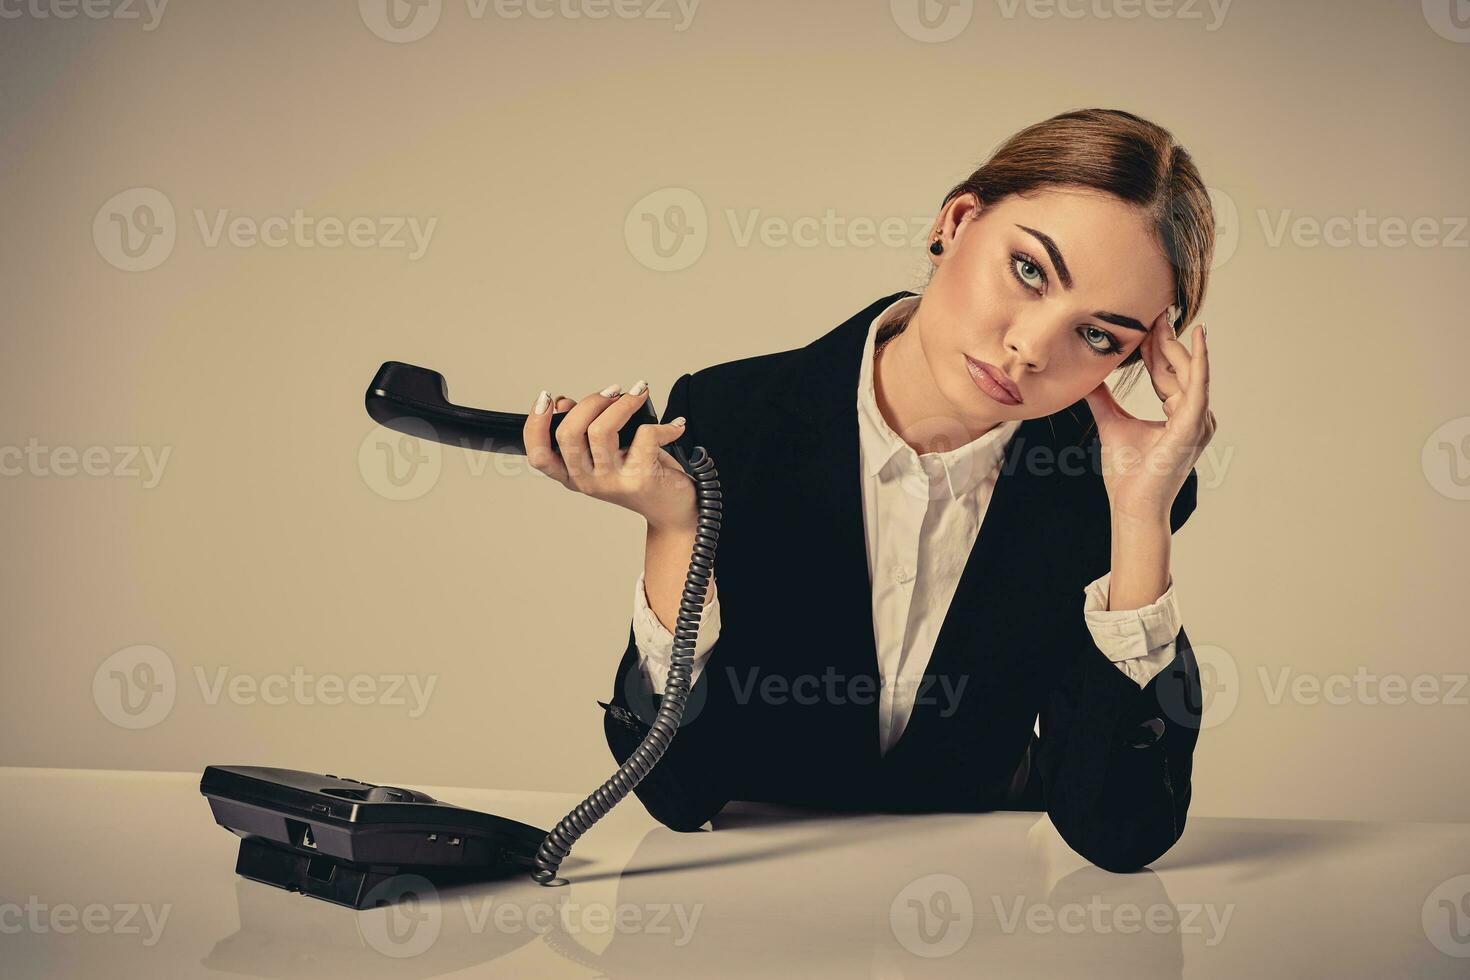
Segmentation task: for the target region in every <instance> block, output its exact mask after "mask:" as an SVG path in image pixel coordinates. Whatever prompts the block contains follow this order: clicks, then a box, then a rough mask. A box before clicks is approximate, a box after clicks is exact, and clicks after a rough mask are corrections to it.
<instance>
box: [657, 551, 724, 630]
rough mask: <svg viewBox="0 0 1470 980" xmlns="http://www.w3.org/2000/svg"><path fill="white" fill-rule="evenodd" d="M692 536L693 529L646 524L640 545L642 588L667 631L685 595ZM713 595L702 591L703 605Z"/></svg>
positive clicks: (672, 627)
mask: <svg viewBox="0 0 1470 980" xmlns="http://www.w3.org/2000/svg"><path fill="white" fill-rule="evenodd" d="M694 538H695V534H694V529H693V528H689V529H687V530H686V529H683V528H679V529H669V528H656V527H654V526H653V525H652V524H650V525H648V533H647V536H646V539H645V541H644V545H643V590H644V591H645V592H646V593H648V607H649V608H650V609H652V610H653V614H654V615H655V616H657V617H658V621H659V622H660V623H663V624H664V629H666V630H668V631H669V632H670V633H672V632H673V631H674V625H675V623H677V622H678V619H679V599H680V597H681V596H682V595H683V594H684V580H685V579H686V578H687V577H688V575H689V558H690V556H691V555H692V554H694ZM711 581H713V579H711ZM712 595H713V593H712V592H708V591H707V592H705V596H704V604H705V605H709V601H710V598H711V596H712Z"/></svg>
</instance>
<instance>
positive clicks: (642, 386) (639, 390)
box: [628, 380, 648, 395]
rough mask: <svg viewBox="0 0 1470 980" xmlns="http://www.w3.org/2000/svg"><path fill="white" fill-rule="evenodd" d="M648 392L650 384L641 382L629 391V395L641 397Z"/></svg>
mask: <svg viewBox="0 0 1470 980" xmlns="http://www.w3.org/2000/svg"><path fill="white" fill-rule="evenodd" d="M647 390H648V382H647V381H642V380H640V381H639V382H638V383H637V384H635V385H634V386H633V387H632V388H630V389H629V390H628V394H630V395H641V394H643V393H644V392H645V391H647Z"/></svg>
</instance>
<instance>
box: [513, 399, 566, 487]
mask: <svg viewBox="0 0 1470 980" xmlns="http://www.w3.org/2000/svg"><path fill="white" fill-rule="evenodd" d="M537 409H540V411H539V412H538V411H537ZM552 410H553V409H552V398H551V393H550V392H548V391H546V390H545V389H542V391H541V393H540V394H539V395H537V396H536V401H535V402H534V403H532V405H531V413H530V414H529V415H527V416H526V424H525V425H524V426H522V427H521V441H522V442H523V443H524V444H525V447H526V461H527V462H528V463H530V465H531V468H532V469H533V470H536V471H537V472H539V473H545V474H546V475H547V476H549V477H551V479H553V480H555V481H556V482H557V483H560V484H563V485H565V484H566V481H567V468H566V466H564V465H563V464H562V460H561V457H560V456H559V455H557V453H556V451H555V450H554V449H552V448H551V415H552Z"/></svg>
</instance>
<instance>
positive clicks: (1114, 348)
mask: <svg viewBox="0 0 1470 980" xmlns="http://www.w3.org/2000/svg"><path fill="white" fill-rule="evenodd" d="M1081 334H1082V339H1083V340H1084V341H1085V342H1086V343H1087V346H1088V347H1089V348H1091V349H1092V352H1093V353H1095V354H1097V355H1099V356H1100V357H1112V356H1113V355H1114V354H1116V353H1118V352H1119V351H1121V350H1122V349H1123V345H1122V344H1120V343H1118V338H1116V337H1114V336H1113V335H1112V334H1110V333H1108V332H1107V331H1106V330H1099V329H1098V328H1097V327H1083V328H1082V330H1081ZM1088 334H1097V338H1096V339H1098V340H1101V341H1102V343H1103V346H1101V347H1098V346H1097V345H1096V344H1094V343H1093V342H1092V341H1091V340H1088Z"/></svg>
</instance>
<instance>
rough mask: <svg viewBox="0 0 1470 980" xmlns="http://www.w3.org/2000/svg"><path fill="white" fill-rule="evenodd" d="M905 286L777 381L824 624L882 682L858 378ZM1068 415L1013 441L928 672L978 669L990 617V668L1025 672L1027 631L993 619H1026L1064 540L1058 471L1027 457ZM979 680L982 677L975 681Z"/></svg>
mask: <svg viewBox="0 0 1470 980" xmlns="http://www.w3.org/2000/svg"><path fill="white" fill-rule="evenodd" d="M905 295H913V294H912V293H910V292H909V291H907V290H905V291H900V292H898V293H894V294H892V295H889V296H885V297H883V298H882V299H880V300H878V301H876V302H875V303H873V304H871V305H870V306H868V307H867V308H865V309H864V310H862V311H860V312H859V313H857V314H856V315H855V316H853V317H852V318H851V319H849V320H847V321H846V322H845V323H843V324H841V325H839V326H838V327H836V328H835V329H833V330H832V331H830V332H828V333H827V334H825V335H824V336H822V337H819V338H818V339H817V340H815V341H813V342H812V343H810V344H808V345H807V346H806V347H804V348H801V349H799V350H798V351H797V352H796V354H797V356H796V357H794V358H793V359H792V360H791V361H790V362H789V363H788V368H787V369H788V370H789V371H790V372H791V373H790V374H789V375H787V376H786V377H784V378H782V379H781V383H780V384H779V386H778V389H777V390H778V392H779V393H780V396H781V397H780V398H778V401H780V402H781V416H780V417H781V418H782V420H783V421H782V422H781V423H780V425H781V427H782V428H783V429H784V432H783V434H782V436H780V437H778V441H779V442H781V443H782V444H784V447H785V450H784V451H783V452H780V453H779V455H780V456H781V457H782V458H783V466H784V467H785V468H786V469H785V472H787V473H789V474H790V475H791V480H792V483H791V486H792V493H793V495H794V496H795V498H796V499H795V500H794V501H793V503H794V505H795V506H794V513H796V514H799V515H800V517H801V521H802V524H801V528H800V530H801V535H802V538H803V539H804V540H806V541H809V542H810V547H811V551H810V554H811V555H813V556H816V557H818V558H819V560H820V562H821V565H820V567H819V568H814V576H813V579H814V581H815V583H817V587H816V588H814V594H815V595H817V596H819V597H820V601H821V602H823V603H825V604H827V608H831V609H833V610H837V611H838V613H839V615H837V616H834V617H832V619H831V621H830V622H829V623H826V624H824V625H825V627H827V628H826V629H825V631H824V635H825V636H826V637H827V639H828V641H829V643H830V644H831V645H832V649H833V650H835V651H842V653H841V654H840V656H841V660H842V664H841V665H840V669H842V670H845V671H849V672H853V671H856V672H861V673H865V674H868V675H871V676H872V678H873V679H874V682H875V683H876V682H877V680H878V678H879V676H880V674H879V669H878V655H877V644H876V640H875V636H874V624H873V618H872V609H873V592H872V582H871V580H870V578H869V575H868V554H867V538H866V532H865V529H864V523H863V501H862V471H861V458H862V457H861V449H860V442H859V434H858V419H857V384H858V377H859V371H860V369H861V366H862V365H861V360H862V352H863V349H864V346H865V344H866V341H867V333H868V329H869V327H870V326H871V324H872V321H873V318H874V317H876V316H877V315H878V314H879V313H881V312H882V311H883V310H884V309H885V308H887V307H888V306H889V305H890V304H891V303H893V302H894V301H895V300H897V299H899V298H900V297H902V296H905ZM1065 411H1067V410H1064V412H1065ZM1061 414H1062V413H1058V414H1057V415H1056V416H1048V417H1043V418H1039V419H1028V420H1026V421H1025V422H1023V423H1022V424H1021V426H1020V427H1019V428H1018V429H1017V430H1016V432H1015V434H1014V435H1013V437H1012V439H1011V441H1010V443H1009V444H1008V446H1007V449H1006V454H1005V460H1004V462H1003V464H1002V467H1001V471H1000V475H999V477H998V479H997V482H996V485H995V489H994V492H993V495H992V497H991V501H990V504H989V507H988V508H987V511H986V515H985V518H984V520H983V521H982V522H981V526H980V531H979V534H978V536H977V538H976V540H975V543H974V545H973V546H972V548H971V550H970V554H969V557H968V559H967V561H966V564H965V568H964V571H963V572H962V573H961V576H960V580H959V584H958V585H957V587H956V589H955V594H954V598H953V600H952V601H951V603H950V606H949V609H948V611H947V612H946V614H945V618H944V622H943V623H942V625H941V627H940V630H939V633H938V634H937V638H936V642H935V647H934V651H933V654H932V655H931V658H930V661H929V665H928V667H926V669H925V673H926V675H931V676H935V677H944V676H953V677H955V678H962V677H966V676H968V675H969V674H971V673H972V672H973V667H974V664H973V658H974V656H975V654H976V649H975V645H976V643H977V638H978V636H979V634H980V633H981V632H982V630H981V626H982V624H983V625H985V626H986V627H987V629H985V630H984V631H983V632H985V633H986V634H988V635H989V636H990V637H991V639H990V641H989V642H984V643H983V646H984V648H985V649H984V651H983V661H984V670H985V671H987V672H989V673H988V675H987V676H989V677H991V678H993V679H994V680H995V681H996V682H998V683H1005V682H1006V678H1007V677H1008V675H1010V674H1011V673H1012V672H1013V671H1012V670H1011V669H1010V668H1009V667H1007V665H1006V664H1005V663H1003V662H1002V661H1006V660H1009V661H1010V662H1011V664H1012V666H1014V667H1016V668H1018V669H1020V668H1022V667H1023V663H1024V657H1025V655H1026V649H1025V647H1026V644H1025V643H1024V641H1023V638H1022V637H1021V636H1020V634H1019V633H1018V634H1017V637H1016V639H1017V640H1018V641H1020V642H1015V643H1011V642H1007V641H1005V640H1004V639H1002V636H1003V634H1004V633H1005V632H1006V630H1005V629H998V630H997V629H990V628H988V627H991V626H993V625H995V624H998V623H1004V622H1006V621H1008V620H1009V621H1011V622H1010V625H1011V628H1012V629H1016V628H1018V627H1017V623H1016V620H1019V619H1024V618H1026V617H1027V615H1028V610H1027V609H1023V608H1021V605H1022V604H1024V602H1025V597H1026V596H1027V595H1028V594H1033V593H1035V592H1036V591H1037V590H1038V587H1039V586H1040V585H1041V583H1042V581H1044V579H1045V577H1046V575H1047V571H1048V569H1047V568H1046V567H1045V562H1046V558H1045V555H1046V554H1047V552H1048V551H1049V549H1050V548H1051V547H1052V544H1051V543H1050V541H1049V538H1048V532H1049V527H1048V523H1049V522H1048V520H1047V517H1046V513H1047V509H1048V504H1047V500H1048V499H1049V495H1048V494H1047V486H1046V481H1044V480H1041V479H1038V478H1037V476H1036V475H1035V473H1034V472H1033V467H1031V466H1027V465H1025V463H1026V458H1027V454H1029V453H1030V452H1032V451H1033V449H1034V447H1037V446H1042V445H1045V446H1054V443H1055V438H1054V434H1055V430H1056V427H1055V425H1054V422H1055V420H1056V419H1057V418H1058V416H1060V415H1061ZM1006 607H1009V608H1006ZM837 655H838V654H836V653H834V654H832V656H837ZM973 681H974V678H973V677H971V678H970V683H973ZM955 683H958V680H956V681H955ZM986 686H990V685H988V684H987V685H986ZM1011 690H1015V688H1011ZM969 693H970V694H971V697H969V698H968V699H967V700H968V701H969V703H970V704H971V705H974V704H976V703H977V701H978V700H979V697H977V695H980V692H979V691H974V690H972V691H970V692H969ZM867 707H868V710H867V716H868V717H867V718H866V720H865V725H866V727H867V728H868V730H869V731H870V732H871V737H872V738H871V740H872V749H873V753H874V754H875V755H876V753H877V750H878V705H877V699H876V698H874V699H872V701H871V703H870V704H869V705H868V706H867ZM923 708H924V706H923V705H916V706H915V711H914V714H913V716H912V717H911V718H910V720H909V723H908V725H907V726H906V727H905V730H904V734H903V736H902V737H901V738H900V741H899V743H898V745H896V746H895V747H894V750H891V751H890V753H889V755H890V757H891V756H892V755H893V754H894V753H895V752H896V751H897V748H898V746H899V745H903V744H905V742H906V741H909V742H911V741H913V740H911V739H909V738H908V736H909V735H910V733H912V732H914V731H915V729H916V728H919V729H923V728H924V727H925V726H926V725H927V724H928V721H927V720H926V719H927V716H928V715H930V714H933V713H934V712H933V711H925V710H923ZM936 710H937V709H936ZM920 737H922V732H921V733H920Z"/></svg>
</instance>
